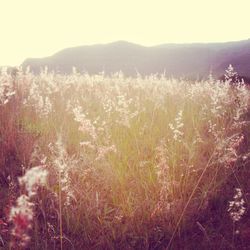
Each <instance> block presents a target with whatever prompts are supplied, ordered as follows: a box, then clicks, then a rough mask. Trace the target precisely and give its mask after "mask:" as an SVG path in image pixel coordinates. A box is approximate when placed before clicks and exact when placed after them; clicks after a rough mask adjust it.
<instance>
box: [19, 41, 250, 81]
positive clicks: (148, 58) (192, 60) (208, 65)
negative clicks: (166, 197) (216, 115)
mask: <svg viewBox="0 0 250 250" xmlns="http://www.w3.org/2000/svg"><path fill="white" fill-rule="evenodd" d="M229 64H233V66H234V67H235V69H236V70H237V72H238V73H239V75H241V76H245V77H250V39H248V40H244V41H238V42H227V43H207V44H198V43H196V44H163V45H158V46H152V47H145V46H141V45H138V44H133V43H129V42H125V41H118V42H114V43H110V44H98V45H91V46H80V47H73V48H67V49H64V50H61V51H59V52H57V53H55V54H54V55H52V56H49V57H45V58H28V59H26V60H25V61H24V62H23V64H22V65H23V66H24V67H26V66H28V65H30V67H31V70H32V71H34V72H35V73H37V72H39V71H40V69H41V68H42V67H44V66H48V68H49V69H50V70H55V71H56V72H61V73H70V72H71V71H72V67H73V66H75V67H76V68H77V69H78V70H79V71H81V72H83V71H86V72H88V73H90V74H94V73H99V72H101V71H105V72H106V73H107V74H109V73H113V72H117V71H120V70H121V71H123V72H124V74H125V75H128V76H134V75H136V74H137V72H139V73H140V74H142V75H147V74H151V73H163V72H165V73H166V75H168V76H175V77H180V76H190V77H202V76H205V75H207V74H208V73H209V72H210V71H211V70H212V72H213V73H214V74H215V75H216V76H220V75H222V74H223V72H224V70H225V68H227V66H228V65H229Z"/></svg>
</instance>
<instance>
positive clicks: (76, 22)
mask: <svg viewBox="0 0 250 250" xmlns="http://www.w3.org/2000/svg"><path fill="white" fill-rule="evenodd" d="M249 10H250V0H237V1H236V0H234V1H233V0H232V1H231V0H206V1H205V0H152V1H151V0H99V1H98V0H0V34H1V35H0V65H18V64H20V63H22V61H23V60H24V59H25V58H27V57H44V56H49V55H52V54H54V53H55V52H57V51H59V50H61V49H63V48H67V47H73V46H79V45H88V44H95V43H108V42H113V41H117V40H126V41H129V42H134V43H138V44H142V45H147V46H150V45H157V44H163V43H191V42H224V41H236V40H244V39H248V38H250V18H249Z"/></svg>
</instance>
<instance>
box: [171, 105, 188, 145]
mask: <svg viewBox="0 0 250 250" xmlns="http://www.w3.org/2000/svg"><path fill="white" fill-rule="evenodd" d="M182 113H183V111H182V110H180V111H179V113H178V114H177V116H176V118H175V125H174V124H172V123H169V127H170V129H171V130H172V132H173V139H174V140H175V141H179V142H180V141H181V137H182V136H183V135H184V133H183V131H182V127H183V126H184V124H183V122H182Z"/></svg>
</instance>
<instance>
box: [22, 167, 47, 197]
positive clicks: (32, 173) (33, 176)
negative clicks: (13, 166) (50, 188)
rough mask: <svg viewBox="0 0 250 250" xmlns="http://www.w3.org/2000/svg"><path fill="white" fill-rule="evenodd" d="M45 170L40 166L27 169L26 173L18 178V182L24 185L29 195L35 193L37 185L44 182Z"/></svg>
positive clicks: (41, 184) (42, 184)
mask: <svg viewBox="0 0 250 250" xmlns="http://www.w3.org/2000/svg"><path fill="white" fill-rule="evenodd" d="M47 174H48V173H47V171H45V170H44V169H43V168H42V167H41V166H37V167H33V168H31V169H29V170H28V171H27V172H26V174H25V175H24V176H22V177H20V178H19V183H20V184H21V185H22V184H23V185H25V187H26V190H27V192H28V195H29V197H31V196H33V195H35V194H36V191H37V188H38V187H39V186H44V185H45V184H46V178H47Z"/></svg>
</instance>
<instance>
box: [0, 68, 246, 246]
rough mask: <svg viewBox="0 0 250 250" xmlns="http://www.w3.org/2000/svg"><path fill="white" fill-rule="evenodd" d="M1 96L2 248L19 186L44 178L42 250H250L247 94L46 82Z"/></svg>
mask: <svg viewBox="0 0 250 250" xmlns="http://www.w3.org/2000/svg"><path fill="white" fill-rule="evenodd" d="M0 84H1V90H0V93H1V96H0V99H1V100H0V101H1V104H0V117H1V123H0V136H1V141H0V170H1V172H0V185H1V190H3V191H1V193H0V204H1V206H0V207H1V209H0V219H1V218H2V219H1V220H0V223H1V221H2V223H3V224H2V225H0V236H1V237H0V245H1V241H2V244H4V247H7V246H10V242H13V237H14V236H13V235H12V236H11V232H12V231H11V228H13V226H14V225H12V223H13V221H8V219H7V218H8V213H9V212H8V211H9V210H10V209H11V207H13V206H15V200H16V199H17V197H18V196H19V195H22V194H23V193H24V192H25V191H24V190H23V188H22V186H21V185H20V184H19V182H18V176H21V175H24V173H25V172H26V171H27V170H28V169H30V168H32V167H35V166H42V168H43V169H46V170H47V172H48V181H47V187H46V189H45V188H40V189H39V190H38V192H37V194H36V197H33V196H32V202H33V203H34V206H35V207H34V212H35V216H34V219H33V225H32V227H31V228H29V229H28V234H29V235H30V237H31V239H30V240H29V242H27V244H29V246H30V247H31V249H60V248H63V249H164V248H166V247H168V249H199V248H202V249H237V248H239V249H244V248H242V247H247V246H246V245H245V244H246V243H247V241H246V235H247V230H248V233H249V227H248V225H249V224H248V223H249V214H248V213H247V210H246V211H244V213H243V215H242V219H241V218H240V220H239V221H237V222H235V221H233V220H231V218H230V214H229V211H227V210H228V202H229V201H230V200H232V197H233V194H234V188H235V187H236V188H240V189H241V190H242V193H243V194H242V197H243V198H244V201H245V203H244V206H245V208H247V205H248V204H249V202H248V200H249V198H248V197H247V192H249V190H248V189H247V188H248V186H247V179H248V178H249V170H248V166H249V165H248V164H249V151H248V149H249V148H248V147H249V146H248V145H249V132H248V130H249V113H248V112H249V97H250V92H249V90H248V89H247V87H246V86H245V85H244V84H240V83H238V84H234V85H233V84H230V81H227V82H218V81H215V80H213V79H209V80H207V81H202V82H188V81H184V80H175V79H166V78H165V77H164V76H149V77H146V78H142V77H140V76H138V77H137V78H125V77H123V76H122V74H115V75H113V76H111V77H107V76H105V75H103V74H100V75H95V76H90V75H81V74H78V73H76V72H74V73H73V74H72V75H69V76H65V75H59V74H51V73H47V72H46V71H44V72H42V73H41V74H40V75H39V76H35V75H33V74H31V73H29V72H25V73H23V72H19V73H18V74H17V75H15V76H11V75H8V74H5V73H2V74H1V75H0ZM247 175H248V176H247ZM214 221H216V223H215V222H214ZM5 223H6V224H5ZM6 228H7V229H6ZM235 232H236V233H235ZM20 247H21V246H20Z"/></svg>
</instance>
